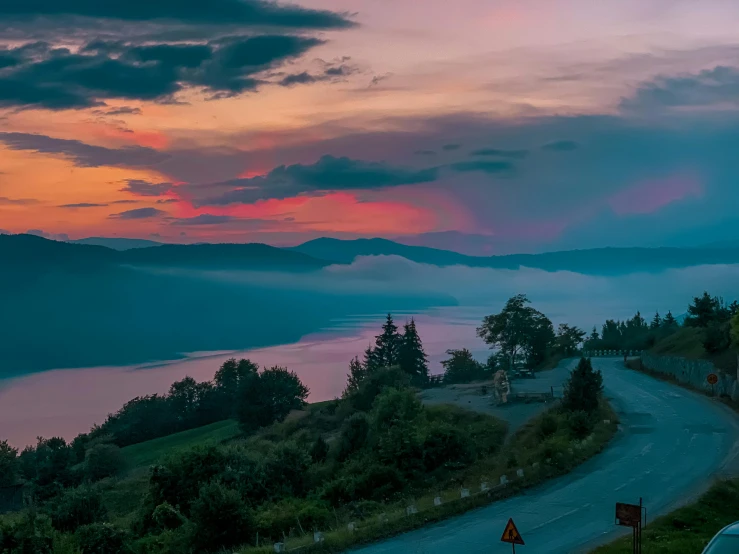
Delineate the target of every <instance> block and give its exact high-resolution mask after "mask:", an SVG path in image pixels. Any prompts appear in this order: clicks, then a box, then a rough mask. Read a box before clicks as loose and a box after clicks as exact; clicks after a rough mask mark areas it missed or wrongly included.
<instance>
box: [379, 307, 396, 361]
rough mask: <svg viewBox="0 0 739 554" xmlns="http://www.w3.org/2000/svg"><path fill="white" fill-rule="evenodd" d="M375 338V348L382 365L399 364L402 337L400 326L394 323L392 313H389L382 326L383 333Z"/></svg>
mask: <svg viewBox="0 0 739 554" xmlns="http://www.w3.org/2000/svg"><path fill="white" fill-rule="evenodd" d="M375 339H376V340H375V350H376V352H377V357H378V359H379V360H380V361H381V363H382V366H383V367H390V366H394V365H397V363H398V350H399V349H400V341H401V337H400V334H399V333H398V326H397V325H395V323H393V316H392V315H390V314H387V319H386V320H385V323H384V324H383V326H382V334H381V335H378V336H377V337H375Z"/></svg>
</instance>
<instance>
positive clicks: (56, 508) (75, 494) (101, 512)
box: [50, 487, 107, 532]
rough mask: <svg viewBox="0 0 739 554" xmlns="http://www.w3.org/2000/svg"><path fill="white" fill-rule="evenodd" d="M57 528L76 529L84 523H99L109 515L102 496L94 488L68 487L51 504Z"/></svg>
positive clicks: (61, 529) (53, 521) (53, 520)
mask: <svg viewBox="0 0 739 554" xmlns="http://www.w3.org/2000/svg"><path fill="white" fill-rule="evenodd" d="M50 513H51V521H52V524H53V525H54V528H55V529H58V530H60V531H70V532H72V531H74V530H75V529H77V528H78V527H81V526H82V525H89V524H91V523H98V522H101V521H103V520H105V518H106V517H107V511H106V509H105V506H104V505H103V500H102V496H101V495H100V493H99V492H98V491H96V490H95V489H92V488H87V487H81V488H77V489H67V490H65V491H64V493H63V494H62V495H61V496H60V497H59V498H57V499H56V500H54V501H53V502H52V503H51V505H50Z"/></svg>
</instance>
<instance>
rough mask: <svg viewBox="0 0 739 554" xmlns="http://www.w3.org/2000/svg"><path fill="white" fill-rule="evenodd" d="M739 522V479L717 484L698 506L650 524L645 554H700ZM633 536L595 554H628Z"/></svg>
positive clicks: (645, 542) (604, 547)
mask: <svg viewBox="0 0 739 554" xmlns="http://www.w3.org/2000/svg"><path fill="white" fill-rule="evenodd" d="M737 520H739V479H737V480H733V481H723V482H721V483H717V484H715V485H714V486H713V487H711V489H710V490H709V491H708V492H707V493H706V494H704V495H703V496H702V497H701V498H700V499H699V500H698V501H697V502H695V503H694V504H690V505H688V506H685V507H683V508H679V509H677V510H675V511H674V512H671V513H669V514H667V515H666V516H662V517H660V518H658V519H656V520H654V522H652V523H649V522H647V527H646V528H645V529H644V532H643V535H642V538H643V542H642V544H643V553H644V554H698V553H699V552H701V551H702V550H703V548H704V547H705V546H706V544H707V543H708V541H709V540H711V538H712V537H713V536H714V535H715V534H716V533H717V532H718V531H720V530H721V529H722V528H723V527H725V526H726V525H728V524H729V523H733V522H734V521H737ZM630 552H632V548H631V535H629V536H628V537H624V538H621V539H618V540H617V541H615V542H613V543H611V544H608V545H606V546H602V547H600V548H596V549H595V550H594V551H593V553H592V554H628V553H630Z"/></svg>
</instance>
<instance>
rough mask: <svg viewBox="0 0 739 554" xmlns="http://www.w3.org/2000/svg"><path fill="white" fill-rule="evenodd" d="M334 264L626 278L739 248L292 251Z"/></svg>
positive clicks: (734, 253) (365, 244)
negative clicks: (385, 261)
mask: <svg viewBox="0 0 739 554" xmlns="http://www.w3.org/2000/svg"><path fill="white" fill-rule="evenodd" d="M290 249H291V250H293V251H297V252H302V253H304V254H308V255H310V256H313V257H316V258H322V259H324V260H328V261H331V262H334V263H344V264H345V263H351V261H352V260H354V259H355V258H356V257H358V256H382V255H385V256H389V255H395V256H402V257H404V258H407V259H409V260H412V261H415V262H418V263H425V264H431V265H437V266H451V265H465V266H469V267H489V268H497V269H519V268H520V267H530V268H536V269H543V270H546V271H574V272H578V273H587V274H602V275H613V274H624V273H631V272H635V271H660V270H663V269H670V268H681V267H690V266H696V265H715V264H735V263H739V248H724V249H721V248H597V249H590V250H567V251H562V252H547V253H543V254H511V255H505V256H466V255H464V254H459V253H457V252H450V251H448V250H438V249H435V248H427V247H422V246H407V245H404V244H398V243H396V242H393V241H390V240H385V239H357V240H339V239H330V238H320V239H315V240H311V241H308V242H306V243H303V244H301V245H298V246H294V247H292V248H290Z"/></svg>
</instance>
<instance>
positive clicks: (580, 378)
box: [562, 358, 603, 414]
mask: <svg viewBox="0 0 739 554" xmlns="http://www.w3.org/2000/svg"><path fill="white" fill-rule="evenodd" d="M602 392H603V376H602V375H601V373H600V371H594V370H593V366H592V364H591V363H590V360H589V359H587V358H581V359H580V362H579V363H578V364H577V367H576V368H575V369H573V370H572V373H570V378H569V379H568V380H567V382H566V383H565V388H564V397H563V398H562V407H563V408H564V409H565V410H567V411H568V412H578V411H583V412H587V413H588V414H592V413H593V412H595V410H597V409H598V400H599V398H600V394H601V393H602Z"/></svg>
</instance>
